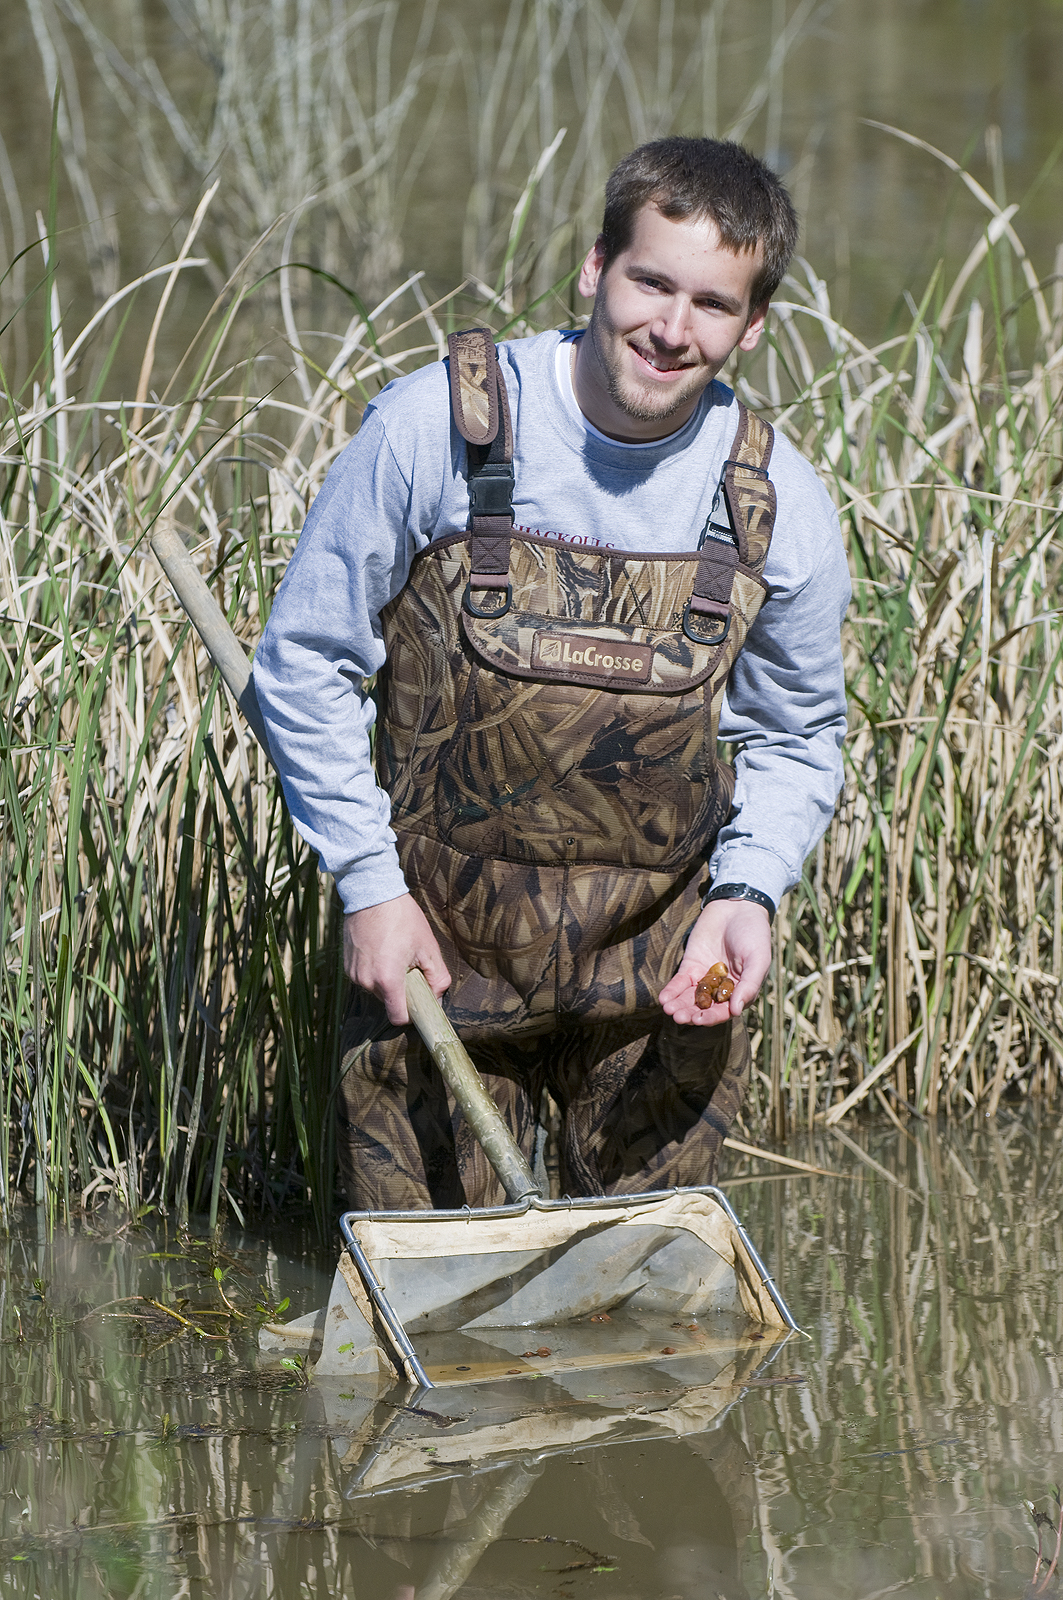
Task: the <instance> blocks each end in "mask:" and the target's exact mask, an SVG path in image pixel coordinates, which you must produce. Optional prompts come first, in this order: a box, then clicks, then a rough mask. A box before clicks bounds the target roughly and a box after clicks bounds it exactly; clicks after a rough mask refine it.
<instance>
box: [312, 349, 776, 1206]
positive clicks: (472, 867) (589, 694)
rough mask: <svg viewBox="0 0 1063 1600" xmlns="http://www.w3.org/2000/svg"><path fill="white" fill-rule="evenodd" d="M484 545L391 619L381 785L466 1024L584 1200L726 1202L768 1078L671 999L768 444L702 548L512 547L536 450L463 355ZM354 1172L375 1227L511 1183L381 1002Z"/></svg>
mask: <svg viewBox="0 0 1063 1600" xmlns="http://www.w3.org/2000/svg"><path fill="white" fill-rule="evenodd" d="M450 380H451V400H452V409H453V413H454V420H455V424H456V426H457V427H458V429H459V431H460V432H461V434H462V435H463V437H464V438H465V439H466V440H468V441H469V486H470V499H471V503H472V513H471V516H470V527H469V531H468V532H467V533H463V534H454V535H451V536H450V537H447V538H444V539H440V540H438V541H436V542H434V543H433V544H431V545H430V546H429V547H428V549H427V550H425V551H423V552H422V553H421V554H420V555H418V556H417V557H416V559H415V561H414V564H413V568H412V570H411V573H410V578H409V582H408V583H407V585H406V587H405V588H404V589H403V591H402V593H401V594H400V595H399V596H398V597H397V598H396V599H395V600H394V601H393V602H392V604H391V605H390V606H389V607H388V608H387V610H386V611H385V612H384V613H383V617H382V623H383V627H384V639H385V644H386V646H387V666H386V668H385V670H384V672H383V673H382V675H381V680H380V681H381V708H380V717H379V721H378V724H377V742H376V752H377V768H378V775H379V780H380V783H381V786H382V788H384V789H385V790H386V792H387V793H388V794H389V795H390V796H391V803H392V826H393V827H394V829H395V831H396V834H397V836H398V841H399V855H400V859H401V862H402V867H403V871H404V873H405V875H406V881H407V883H408V884H409V886H410V890H411V892H412V894H413V895H414V897H415V899H416V900H417V901H418V903H419V904H420V905H421V907H422V908H423V909H424V911H425V913H426V914H427V916H428V920H429V922H430V923H431V925H432V928H433V931H434V932H435V934H436V936H437V938H438V940H439V943H440V947H441V949H442V952H443V957H444V959H445V960H446V962H447V966H448V967H449V969H450V972H451V975H452V978H453V982H452V984H451V987H450V989H449V991H448V993H447V995H446V997H445V1000H444V1005H445V1007H446V1010H447V1012H448V1014H449V1015H450V1017H451V1020H452V1021H453V1023H454V1026H455V1027H456V1028H457V1030H458V1032H459V1033H460V1034H461V1036H462V1038H463V1039H464V1040H465V1042H466V1044H467V1045H468V1047H469V1050H470V1053H471V1054H472V1057H473V1059H474V1061H475V1062H476V1064H477V1066H478V1067H479V1069H480V1071H481V1073H482V1074H483V1076H484V1079H485V1082H486V1084H487V1087H488V1090H489V1091H490V1092H491V1093H492V1094H493V1095H494V1096H495V1098H496V1100H497V1101H498V1103H499V1105H500V1106H501V1107H502V1108H503V1110H504V1112H505V1113H506V1115H507V1117H508V1119H509V1122H510V1126H511V1128H512V1130H513V1133H514V1136H515V1137H516V1139H517V1141H518V1143H520V1145H521V1146H522V1148H523V1149H524V1151H525V1153H526V1154H527V1155H528V1157H529V1159H530V1158H531V1155H532V1151H533V1146H534V1141H535V1129H536V1121H537V1116H538V1112H539V1109H540V1105H541V1101H542V1092H543V1089H544V1088H546V1089H548V1090H549V1091H550V1093H551V1095H552V1096H553V1098H554V1100H555V1101H556V1102H557V1104H558V1106H559V1107H560V1109H561V1112H562V1117H563V1133H562V1141H561V1186H562V1192H563V1193H568V1194H572V1195H579V1194H603V1193H604V1194H625V1193H634V1192H638V1191H639V1190H645V1189H653V1188H665V1187H668V1186H670V1185H673V1184H688V1183H706V1182H712V1181H713V1180H714V1178H715V1173H716V1159H717V1154H718V1151H719V1148H720V1144H721V1142H722V1140H723V1138H724V1136H725V1135H726V1132H727V1129H728V1127H729V1126H730V1124H731V1122H732V1120H733V1119H734V1116H735V1114H736V1112H737V1111H738V1109H739V1106H740V1105H741V1102H742V1098H743V1095H744V1093H745V1090H746V1086H747V1083H748V1078H749V1068H750V1052H749V1041H748V1037H747V1034H746V1029H745V1025H744V1023H743V1022H742V1021H741V1020H739V1021H732V1022H728V1023H723V1024H721V1025H720V1026H719V1027H716V1028H711V1029H710V1028H691V1027H679V1026H677V1025H676V1024H675V1023H673V1022H672V1021H671V1019H670V1018H668V1017H666V1016H665V1015H664V1013H663V1012H662V1011H661V1009H660V1007H659V1006H658V1004H657V994H658V991H659V989H660V987H661V986H662V985H663V984H664V983H665V982H667V980H668V978H670V977H671V975H672V974H673V973H674V971H675V970H676V968H677V967H678V965H679V962H680V960H681V959H682V954H683V946H684V943H685V940H686V937H687V935H688V933H689V931H690V928H691V927H692V925H693V923H694V921H695V920H696V918H697V915H698V913H699V911H700V901H701V895H702V894H703V893H704V890H705V888H706V884H707V879H706V861H707V857H708V854H709V852H710V850H711V848H712V844H713V840H714V839H715V836H716V832H717V830H718V828H719V827H720V825H721V823H722V822H723V821H724V820H725V818H726V817H727V814H728V811H729V809H730V805H731V799H732V795H733V791H734V776H733V773H732V772H731V769H730V768H729V767H727V766H726V765H724V764H723V763H721V762H720V761H718V759H717V755H716V736H717V727H718V724H719V713H720V698H721V695H722V693H723V689H724V685H725V684H726V682H727V677H728V674H729V672H730V670H731V666H732V663H733V662H734V659H735V657H736V655H737V654H738V651H739V650H740V649H741V647H742V644H743V643H744V641H745V637H746V634H747V632H748V630H749V627H750V624H751V622H752V620H753V618H754V617H755V615H756V613H757V611H758V610H759V607H760V604H761V602H762V600H763V597H764V589H765V586H764V583H763V581H762V578H761V573H762V572H763V569H764V562H765V558H766V556H767V552H768V545H769V542H770V539H771V532H772V526H773V523H774V518H775V491H774V487H773V486H772V484H771V482H770V480H769V479H768V475H767V465H768V460H769V457H770V455H771V447H772V439H773V435H772V431H771V428H770V427H769V426H768V425H767V424H766V423H763V422H761V421H760V420H759V419H757V418H756V417H754V416H752V415H751V414H750V413H749V412H747V411H746V410H745V408H744V407H743V408H741V414H740V421H739V426H738V431H737V434H736V436H735V440H734V443H733V445H732V448H731V459H730V460H729V461H728V462H727V464H726V467H725V469H724V475H723V480H722V488H723V491H724V494H723V495H722V496H721V501H723V502H725V504H726V507H727V511H728V520H729V523H730V526H727V527H724V526H716V525H715V524H710V525H709V527H708V528H707V529H706V536H705V538H704V539H703V541H702V545H701V548H700V550H697V551H693V552H690V553H681V554H676V555H664V556H662V555H631V554H626V553H621V552H614V551H610V550H602V549H600V548H587V547H582V546H576V545H570V544H563V543H560V542H558V541H555V540H552V539H546V538H542V537H540V536H538V535H524V534H517V533H515V532H514V531H513V512H512V492H513V469H512V432H511V425H510V420H509V410H508V404H507V399H506V391H505V383H504V381H503V380H502V378H501V376H500V374H499V372H498V368H497V361H496V357H495V349H494V345H493V344H492V343H491V341H490V337H489V335H487V334H486V333H485V332H484V330H475V331H473V332H472V333H466V334H459V335H455V336H454V337H453V338H452V340H451V351H450ZM344 1047H345V1054H344V1069H345V1072H344V1078H343V1082H342V1086H341V1105H340V1129H339V1133H340V1138H339V1143H340V1149H341V1166H342V1173H343V1178H344V1182H345V1186H346V1189H347V1193H348V1196H349V1199H350V1202H351V1204H352V1205H354V1206H357V1207H362V1208H366V1209H376V1208H388V1207H396V1208H404V1209H405V1208H410V1209H413V1208H419V1207H428V1206H436V1207H440V1206H461V1205H464V1204H466V1203H467V1204H470V1205H485V1204H488V1205H490V1204H497V1203H499V1202H500V1201H501V1200H502V1199H503V1198H504V1196H503V1195H502V1191H501V1186H500V1185H499V1184H498V1182H497V1180H496V1179H495V1177H494V1175H493V1173H492V1172H491V1170H490V1168H489V1167H488V1165H487V1162H486V1159H485V1158H484V1156H483V1154H482V1152H481V1151H480V1150H479V1148H478V1147H477V1146H476V1144H475V1141H474V1140H473V1139H472V1138H471V1136H470V1134H469V1132H468V1129H467V1127H466V1126H465V1124H464V1122H463V1119H462V1118H461V1115H460V1113H458V1112H455V1111H454V1109H453V1108H452V1106H451V1105H450V1103H449V1102H448V1100H447V1096H446V1092H445V1090H444V1087H443V1084H442V1080H441V1079H440V1078H439V1076H438V1074H437V1073H436V1072H435V1069H434V1068H433V1066H432V1063H431V1060H430V1059H429V1057H428V1055H427V1053H426V1052H425V1050H424V1048H423V1046H422V1045H421V1043H420V1041H419V1039H418V1038H417V1036H416V1034H415V1033H414V1031H413V1029H410V1030H405V1029H399V1028H392V1027H390V1026H389V1025H388V1023H387V1019H386V1016H385V1014H384V1010H383V1007H382V1006H381V1005H380V1004H379V1002H377V1001H375V1000H374V999H372V997H371V996H368V995H366V994H363V993H360V992H358V993H356V994H355V996H354V998H353V1001H352V1007H351V1012H350V1014H349V1016H348V1019H347V1024H346V1032H345V1040H344Z"/></svg>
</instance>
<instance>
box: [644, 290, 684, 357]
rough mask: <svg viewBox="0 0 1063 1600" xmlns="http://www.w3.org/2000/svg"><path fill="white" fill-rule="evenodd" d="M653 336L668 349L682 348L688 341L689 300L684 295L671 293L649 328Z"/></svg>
mask: <svg viewBox="0 0 1063 1600" xmlns="http://www.w3.org/2000/svg"><path fill="white" fill-rule="evenodd" d="M650 331H651V332H652V334H653V337H654V338H655V339H657V340H658V341H659V342H660V343H661V344H663V345H667V346H668V348H669V349H670V350H682V349H683V348H685V346H686V345H687V344H689V342H690V301H689V300H687V299H686V297H685V296H684V295H678V294H677V295H671V296H670V297H669V299H668V302H667V304H666V305H663V306H661V308H660V312H659V314H658V316H657V318H656V319H655V321H654V324H653V327H652V329H651V330H650Z"/></svg>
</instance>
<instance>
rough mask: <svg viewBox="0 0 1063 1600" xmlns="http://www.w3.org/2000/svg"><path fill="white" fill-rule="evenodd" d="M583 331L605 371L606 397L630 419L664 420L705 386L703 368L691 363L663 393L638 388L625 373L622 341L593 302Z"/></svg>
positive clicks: (635, 420)
mask: <svg viewBox="0 0 1063 1600" xmlns="http://www.w3.org/2000/svg"><path fill="white" fill-rule="evenodd" d="M587 334H588V336H589V338H590V341H591V344H592V345H593V347H594V352H595V355H596V356H597V357H598V363H599V365H600V367H601V369H602V371H603V372H604V374H605V381H606V386H607V387H608V390H609V398H610V399H611V400H612V402H613V404H614V405H615V406H616V407H617V409H618V410H619V411H622V412H623V414H624V415H625V416H626V417H630V418H631V420H632V421H633V422H667V421H668V419H669V417H674V416H675V415H676V413H677V412H678V411H682V410H683V409H684V407H686V406H688V405H689V404H690V402H691V400H692V399H693V400H696V399H697V398H698V396H699V395H700V394H701V392H702V390H703V389H705V388H706V387H707V381H706V380H705V376H704V370H703V368H701V367H692V368H691V369H690V377H689V379H688V380H687V381H686V382H684V383H679V384H677V385H676V386H675V388H674V389H670V390H669V391H668V393H667V394H657V393H654V391H653V390H652V389H650V388H648V387H647V388H640V387H639V386H638V385H637V384H636V383H635V382H633V381H632V379H631V378H630V377H629V376H628V375H627V374H626V373H625V371H624V368H623V365H622V362H623V357H622V355H621V353H620V351H619V349H618V348H617V345H618V344H621V343H623V341H622V339H620V338H618V336H617V335H615V334H614V333H613V330H612V329H611V328H610V327H609V325H608V323H606V322H605V319H604V316H603V315H602V313H601V310H600V307H599V305H598V303H597V302H596V303H595V305H594V309H593V310H592V311H591V320H590V322H589V324H588V327H587Z"/></svg>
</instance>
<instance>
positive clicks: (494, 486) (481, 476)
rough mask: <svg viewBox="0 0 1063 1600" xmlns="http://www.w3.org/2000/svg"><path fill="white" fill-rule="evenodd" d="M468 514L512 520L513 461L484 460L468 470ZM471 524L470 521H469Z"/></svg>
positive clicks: (472, 516)
mask: <svg viewBox="0 0 1063 1600" xmlns="http://www.w3.org/2000/svg"><path fill="white" fill-rule="evenodd" d="M469 514H470V519H472V518H475V517H508V518H509V520H510V522H512V521H513V463H512V462H511V461H485V462H484V463H483V465H482V466H478V467H475V468H473V469H472V470H470V472H469ZM470 526H471V521H470Z"/></svg>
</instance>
